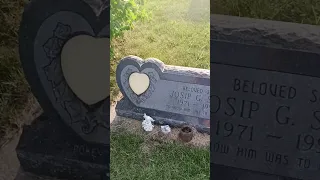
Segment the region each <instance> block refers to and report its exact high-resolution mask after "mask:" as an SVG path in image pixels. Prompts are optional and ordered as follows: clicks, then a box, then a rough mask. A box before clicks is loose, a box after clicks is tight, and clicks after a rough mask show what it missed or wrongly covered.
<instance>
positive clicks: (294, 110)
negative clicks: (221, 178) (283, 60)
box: [211, 64, 320, 179]
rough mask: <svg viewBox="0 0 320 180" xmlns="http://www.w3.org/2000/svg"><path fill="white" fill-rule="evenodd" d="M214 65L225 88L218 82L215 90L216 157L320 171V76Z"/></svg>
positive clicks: (253, 166) (280, 171) (303, 175)
mask: <svg viewBox="0 0 320 180" xmlns="http://www.w3.org/2000/svg"><path fill="white" fill-rule="evenodd" d="M214 66H215V69H214V71H215V74H214V76H212V78H214V81H215V83H217V84H219V86H220V88H222V89H223V91H221V90H219V89H216V90H215V89H214V88H213V89H212V94H211V113H212V118H213V119H216V121H214V123H212V125H213V126H212V127H211V128H212V135H213V138H212V141H211V143H212V146H211V148H212V152H213V154H212V156H213V158H212V161H213V162H214V163H216V164H222V165H226V166H233V167H236V168H243V169H249V170H253V171H259V172H264V173H271V174H276V175H280V176H285V177H291V178H298V179H312V178H314V177H320V156H319V155H320V78H315V77H312V78H310V77H307V76H301V75H295V74H290V73H281V72H275V71H264V70H256V69H251V68H247V69H246V71H243V70H242V69H243V67H242V68H240V67H236V66H227V65H222V64H215V65H214ZM230 69H231V71H232V72H233V73H229V74H226V73H223V72H225V71H230ZM219 74H223V75H224V78H222V80H220V79H219ZM252 74H255V75H254V76H252ZM293 79H294V81H293ZM249 162H250V163H249Z"/></svg>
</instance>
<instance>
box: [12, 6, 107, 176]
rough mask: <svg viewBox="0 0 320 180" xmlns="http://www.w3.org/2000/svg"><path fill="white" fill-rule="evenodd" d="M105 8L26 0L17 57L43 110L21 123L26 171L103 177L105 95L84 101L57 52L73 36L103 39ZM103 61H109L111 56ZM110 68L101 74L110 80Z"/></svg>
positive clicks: (20, 149)
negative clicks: (27, 121) (24, 123)
mask: <svg viewBox="0 0 320 180" xmlns="http://www.w3.org/2000/svg"><path fill="white" fill-rule="evenodd" d="M109 10H110V8H109V1H107V0H95V1H82V0H68V1H64V0H42V1H31V2H30V4H28V6H27V7H26V8H25V11H24V13H23V17H22V22H21V26H20V32H19V45H20V47H19V49H20V59H21V63H22V66H23V69H24V72H25V75H26V78H27V80H28V82H29V84H30V86H31V89H32V92H33V94H34V95H35V97H36V98H37V100H38V101H39V103H40V105H41V106H42V108H43V109H44V114H43V115H42V116H41V117H39V118H37V119H36V120H35V121H34V123H33V124H32V125H30V126H26V127H24V131H23V134H22V136H21V139H20V142H19V144H18V147H17V155H18V158H19V160H20V163H21V166H22V168H23V169H24V170H25V171H28V172H32V173H36V174H42V175H48V176H54V177H59V178H66V179H100V178H101V176H102V177H106V173H107V171H108V169H109V144H110V143H109V124H110V123H109V114H110V101H109V96H108V97H105V98H104V99H100V100H99V102H97V103H93V104H90V105H88V103H85V101H83V100H82V99H81V98H80V96H78V94H77V93H76V92H75V91H73V89H72V88H71V85H70V83H68V82H67V80H66V78H65V71H64V72H63V70H62V65H61V64H62V60H61V59H62V55H61V54H62V50H63V48H64V46H65V45H66V44H67V43H68V42H70V40H71V39H74V38H76V37H80V36H84V35H85V36H86V37H91V38H94V39H99V38H105V39H106V40H108V38H109V36H110V32H109V23H110V14H109V12H110V11H109ZM78 45H79V44H78ZM107 48H108V47H107ZM107 48H106V53H108V49H107ZM92 58H95V57H90V58H88V61H89V62H90V61H92ZM105 61H106V64H109V61H110V59H108V58H107V59H105ZM76 68H78V67H77V65H75V66H74V67H71V68H70V67H69V69H76ZM94 70H95V69H91V70H89V71H92V72H94ZM109 72H110V70H109V66H106V67H105V72H102V73H101V74H102V75H105V76H106V77H107V78H109ZM89 75H90V74H88V76H89ZM82 80H83V79H78V80H76V81H80V82H81V81H82ZM108 83H109V82H108ZM106 91H108V90H106Z"/></svg>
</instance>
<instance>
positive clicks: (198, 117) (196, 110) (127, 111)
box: [116, 56, 210, 132]
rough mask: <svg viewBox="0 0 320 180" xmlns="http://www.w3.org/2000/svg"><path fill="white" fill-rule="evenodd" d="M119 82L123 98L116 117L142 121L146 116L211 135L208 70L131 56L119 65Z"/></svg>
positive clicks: (117, 76) (162, 122)
mask: <svg viewBox="0 0 320 180" xmlns="http://www.w3.org/2000/svg"><path fill="white" fill-rule="evenodd" d="M116 78H117V84H118V86H119V88H120V90H121V92H122V94H123V95H124V98H123V99H122V100H120V101H119V102H118V104H117V107H116V112H117V115H119V116H124V117H130V118H134V119H138V120H141V119H143V114H144V113H146V114H147V115H149V116H151V117H152V118H154V119H155V120H156V122H157V123H159V124H169V125H172V126H181V125H184V124H192V125H194V126H195V127H196V128H197V129H198V130H199V131H203V132H209V129H210V125H209V122H210V72H209V70H205V69H197V68H187V67H179V66H168V65H165V64H164V63H163V62H161V61H160V60H158V59H154V58H150V59H146V60H143V59H141V58H139V57H136V56H128V57H125V58H123V59H122V60H121V61H120V63H119V64H118V66H117V71H116Z"/></svg>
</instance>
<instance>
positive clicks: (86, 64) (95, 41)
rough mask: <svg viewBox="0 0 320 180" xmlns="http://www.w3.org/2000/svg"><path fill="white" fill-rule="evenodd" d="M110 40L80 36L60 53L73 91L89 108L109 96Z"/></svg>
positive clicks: (71, 40)
mask: <svg viewBox="0 0 320 180" xmlns="http://www.w3.org/2000/svg"><path fill="white" fill-rule="evenodd" d="M109 45H110V42H109V39H108V38H94V37H92V36H88V35H79V36H75V37H73V38H71V39H70V40H69V41H67V43H66V44H65V45H64V47H63V49H62V52H61V68H62V72H63V74H64V77H65V79H66V81H67V83H68V85H69V87H70V88H71V89H72V91H73V92H74V93H75V94H76V95H77V97H78V98H79V99H81V100H82V101H83V102H84V103H86V104H88V105H92V104H95V103H97V102H99V101H101V100H103V99H105V98H107V97H108V96H109V92H110V90H109V74H108V72H107V71H106V67H108V66H110V64H109V61H108V59H109Z"/></svg>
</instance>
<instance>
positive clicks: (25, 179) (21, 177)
mask: <svg viewBox="0 0 320 180" xmlns="http://www.w3.org/2000/svg"><path fill="white" fill-rule="evenodd" d="M14 180H66V179H57V178H53V177H48V176H46V177H45V176H38V175H36V174H33V173H29V172H25V171H24V170H23V169H22V168H20V169H19V171H18V173H17V176H16V178H15V179H14Z"/></svg>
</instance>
